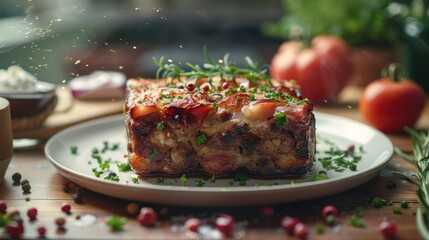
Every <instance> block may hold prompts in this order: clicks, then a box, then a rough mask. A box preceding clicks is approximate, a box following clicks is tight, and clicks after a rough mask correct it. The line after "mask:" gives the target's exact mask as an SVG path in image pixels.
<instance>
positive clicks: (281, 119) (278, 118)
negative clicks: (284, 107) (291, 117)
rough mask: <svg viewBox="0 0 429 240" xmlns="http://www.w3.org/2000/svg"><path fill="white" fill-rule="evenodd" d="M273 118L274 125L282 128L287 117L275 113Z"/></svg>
mask: <svg viewBox="0 0 429 240" xmlns="http://www.w3.org/2000/svg"><path fill="white" fill-rule="evenodd" d="M274 118H275V119H276V125H277V126H279V127H283V126H284V125H286V123H287V122H288V120H287V117H286V115H285V114H284V113H277V114H276V115H274Z"/></svg>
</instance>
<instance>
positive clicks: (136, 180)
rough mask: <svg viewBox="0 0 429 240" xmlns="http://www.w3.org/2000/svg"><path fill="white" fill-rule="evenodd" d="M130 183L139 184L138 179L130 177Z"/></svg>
mask: <svg viewBox="0 0 429 240" xmlns="http://www.w3.org/2000/svg"><path fill="white" fill-rule="evenodd" d="M131 181H132V182H133V183H139V179H138V178H136V177H132V178H131Z"/></svg>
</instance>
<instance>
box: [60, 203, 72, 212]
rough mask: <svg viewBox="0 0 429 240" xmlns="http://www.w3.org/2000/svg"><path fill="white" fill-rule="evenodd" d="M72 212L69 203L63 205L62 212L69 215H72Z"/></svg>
mask: <svg viewBox="0 0 429 240" xmlns="http://www.w3.org/2000/svg"><path fill="white" fill-rule="evenodd" d="M70 210H71V206H70V204H68V203H63V205H62V206H61V211H62V212H65V213H67V214H69V213H70Z"/></svg>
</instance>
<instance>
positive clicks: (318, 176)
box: [311, 173, 329, 181]
mask: <svg viewBox="0 0 429 240" xmlns="http://www.w3.org/2000/svg"><path fill="white" fill-rule="evenodd" d="M326 179H329V177H328V174H326V173H318V174H314V175H313V176H312V177H311V181H320V180H326Z"/></svg>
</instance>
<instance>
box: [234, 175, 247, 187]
mask: <svg viewBox="0 0 429 240" xmlns="http://www.w3.org/2000/svg"><path fill="white" fill-rule="evenodd" d="M247 180H249V177H248V176H247V174H246V173H245V172H244V171H237V172H236V173H235V174H234V181H236V182H238V184H239V185H240V186H244V185H246V183H247Z"/></svg>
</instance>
